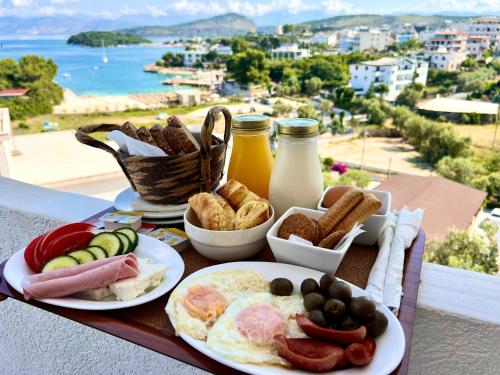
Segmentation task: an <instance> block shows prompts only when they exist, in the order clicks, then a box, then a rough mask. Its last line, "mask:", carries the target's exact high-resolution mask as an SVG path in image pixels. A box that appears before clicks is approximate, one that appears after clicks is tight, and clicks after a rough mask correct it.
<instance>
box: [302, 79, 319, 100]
mask: <svg viewBox="0 0 500 375" xmlns="http://www.w3.org/2000/svg"><path fill="white" fill-rule="evenodd" d="M321 87H323V81H322V80H321V79H320V78H318V77H311V78H309V79H306V80H305V81H304V93H305V94H307V95H309V96H314V95H317V94H318V93H319V90H321Z"/></svg>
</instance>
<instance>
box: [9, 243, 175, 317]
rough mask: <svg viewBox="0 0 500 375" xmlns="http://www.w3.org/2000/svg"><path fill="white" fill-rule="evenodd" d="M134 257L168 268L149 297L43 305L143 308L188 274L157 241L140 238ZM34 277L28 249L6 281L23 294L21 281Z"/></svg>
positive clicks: (12, 266)
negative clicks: (28, 263)
mask: <svg viewBox="0 0 500 375" xmlns="http://www.w3.org/2000/svg"><path fill="white" fill-rule="evenodd" d="M134 254H135V255H137V256H138V257H139V258H149V259H151V260H152V261H153V262H154V263H163V264H166V265H167V266H168V269H167V271H166V272H165V277H164V279H163V281H162V282H161V284H160V285H158V286H157V287H156V288H154V289H153V290H152V291H150V292H149V293H146V294H144V295H142V296H140V297H137V298H135V299H133V300H130V301H89V300H85V299H79V298H74V297H64V298H47V299H41V300H40V301H41V302H45V303H48V304H50V305H56V306H62V307H69V308H72V309H80V310H114V309H122V308H124V307H131V306H137V305H142V304H143V303H146V302H149V301H152V300H154V299H156V298H158V297H161V296H162V295H164V294H165V293H167V292H168V291H170V290H171V289H172V288H173V287H174V286H175V285H176V284H177V282H178V281H179V280H180V279H181V277H182V275H183V274H184V261H183V260H182V258H181V256H180V255H179V253H178V252H177V251H175V250H174V249H173V248H172V247H170V246H168V245H167V244H165V243H163V242H161V241H159V240H157V239H156V238H152V237H148V236H145V235H143V234H139V244H138V245H137V248H136V249H135V250H134ZM30 275H33V271H32V270H31V269H30V268H29V267H28V265H27V264H26V261H25V260H24V248H23V249H21V250H19V251H18V252H17V253H15V254H14V255H12V256H11V257H10V259H9V260H8V261H7V264H5V269H4V276H5V280H7V282H8V283H9V284H10V285H11V286H12V287H13V288H14V289H15V290H17V291H18V292H19V293H22V292H23V288H22V287H21V281H22V280H23V279H24V278H25V277H26V276H30Z"/></svg>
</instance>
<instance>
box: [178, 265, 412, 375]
mask: <svg viewBox="0 0 500 375" xmlns="http://www.w3.org/2000/svg"><path fill="white" fill-rule="evenodd" d="M237 269H247V270H254V271H257V272H260V273H261V274H262V275H264V276H265V277H266V278H267V279H269V280H272V279H274V278H276V277H286V278H288V279H289V280H290V281H291V282H293V285H294V290H295V293H298V292H299V291H300V284H301V283H302V280H304V279H306V278H309V277H312V278H314V279H316V280H319V279H320V278H321V276H322V275H323V273H322V272H319V271H316V270H312V269H309V268H305V267H300V266H294V265H290V264H283V263H270V262H234V263H223V264H219V265H216V266H212V267H207V268H203V269H201V270H199V271H197V272H195V273H193V274H191V275H189V276H188V277H187V278H185V279H184V280H183V281H182V283H180V284H179V286H180V285H183V284H184V283H187V282H189V281H190V280H191V279H193V278H195V277H198V276H201V275H206V274H209V273H212V272H215V271H222V270H237ZM349 285H350V286H351V288H352V294H353V296H362V295H367V294H368V293H366V292H365V291H364V290H363V289H361V288H358V287H357V286H355V285H352V284H349ZM378 309H379V310H381V311H382V312H383V313H384V314H385V316H387V319H388V320H389V324H388V326H387V330H386V331H385V332H384V333H383V334H382V335H381V336H379V337H377V339H376V340H375V341H376V343H377V350H376V352H375V357H374V358H373V360H372V361H371V363H370V364H369V365H367V366H364V367H358V368H351V369H348V370H336V371H332V372H328V373H327V374H332V375H333V374H335V375H355V374H356V375H368V374H370V375H372V374H373V375H375V374H377V375H380V374H389V373H391V372H392V371H393V370H394V369H395V368H396V367H397V366H398V365H399V363H400V362H401V360H402V359H403V355H404V350H405V336H404V332H403V328H402V327H401V324H400V323H399V321H398V320H397V318H396V317H395V316H394V314H393V313H392V312H391V311H389V309H388V308H387V307H385V306H378ZM171 321H172V324H173V325H174V327H175V324H174V321H173V319H171ZM180 336H181V337H182V338H183V339H184V341H186V342H187V343H188V344H189V345H191V346H192V347H193V348H195V349H196V350H199V351H200V352H202V353H203V354H205V355H206V356H208V357H210V358H212V359H214V360H216V361H217V362H220V363H222V364H224V365H226V366H229V367H231V368H234V369H236V370H240V371H243V372H246V373H248V374H254V375H275V374H276V375H280V374H281V375H290V374H311V373H309V372H306V371H301V370H296V369H294V370H289V369H285V368H283V367H277V366H268V365H262V366H259V365H252V364H244V363H238V362H234V361H231V360H229V359H226V358H224V357H222V356H220V355H219V354H217V353H215V352H213V351H212V350H210V349H209V348H208V347H207V345H206V342H205V341H201V340H197V339H194V338H192V337H191V336H189V335H187V334H185V333H181V334H180Z"/></svg>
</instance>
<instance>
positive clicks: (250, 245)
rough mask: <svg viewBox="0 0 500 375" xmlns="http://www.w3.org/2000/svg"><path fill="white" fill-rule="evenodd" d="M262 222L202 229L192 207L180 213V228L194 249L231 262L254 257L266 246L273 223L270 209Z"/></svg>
mask: <svg viewBox="0 0 500 375" xmlns="http://www.w3.org/2000/svg"><path fill="white" fill-rule="evenodd" d="M271 211H272V212H271V217H270V218H269V220H267V221H266V222H265V223H262V224H260V225H257V226H256V227H253V228H249V229H243V230H233V231H216V230H208V229H203V228H202V227H201V224H200V221H199V220H198V218H197V217H196V214H195V213H194V211H193V209H192V208H191V207H189V208H188V209H187V210H186V212H185V213H184V230H185V231H186V233H187V235H188V236H189V238H190V239H191V243H192V244H193V247H194V248H195V250H196V251H197V252H198V253H200V254H201V255H203V256H204V257H207V258H210V259H213V260H217V261H220V262H232V261H236V260H243V259H247V258H250V257H251V256H254V255H255V254H257V253H258V252H259V251H261V250H262V249H263V248H264V246H265V245H266V233H267V231H268V230H269V228H271V226H272V225H273V223H274V210H273V209H272V208H271Z"/></svg>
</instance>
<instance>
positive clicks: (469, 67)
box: [460, 55, 479, 72]
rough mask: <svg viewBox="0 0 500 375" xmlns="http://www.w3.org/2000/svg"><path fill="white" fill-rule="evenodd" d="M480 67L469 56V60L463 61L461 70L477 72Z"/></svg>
mask: <svg viewBox="0 0 500 375" xmlns="http://www.w3.org/2000/svg"><path fill="white" fill-rule="evenodd" d="M478 67H479V64H478V63H477V61H476V60H475V59H474V58H473V57H472V56H470V55H469V56H467V58H466V59H465V60H464V61H462V63H461V64H460V69H462V70H465V71H469V72H472V71H474V70H477V68H478Z"/></svg>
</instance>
